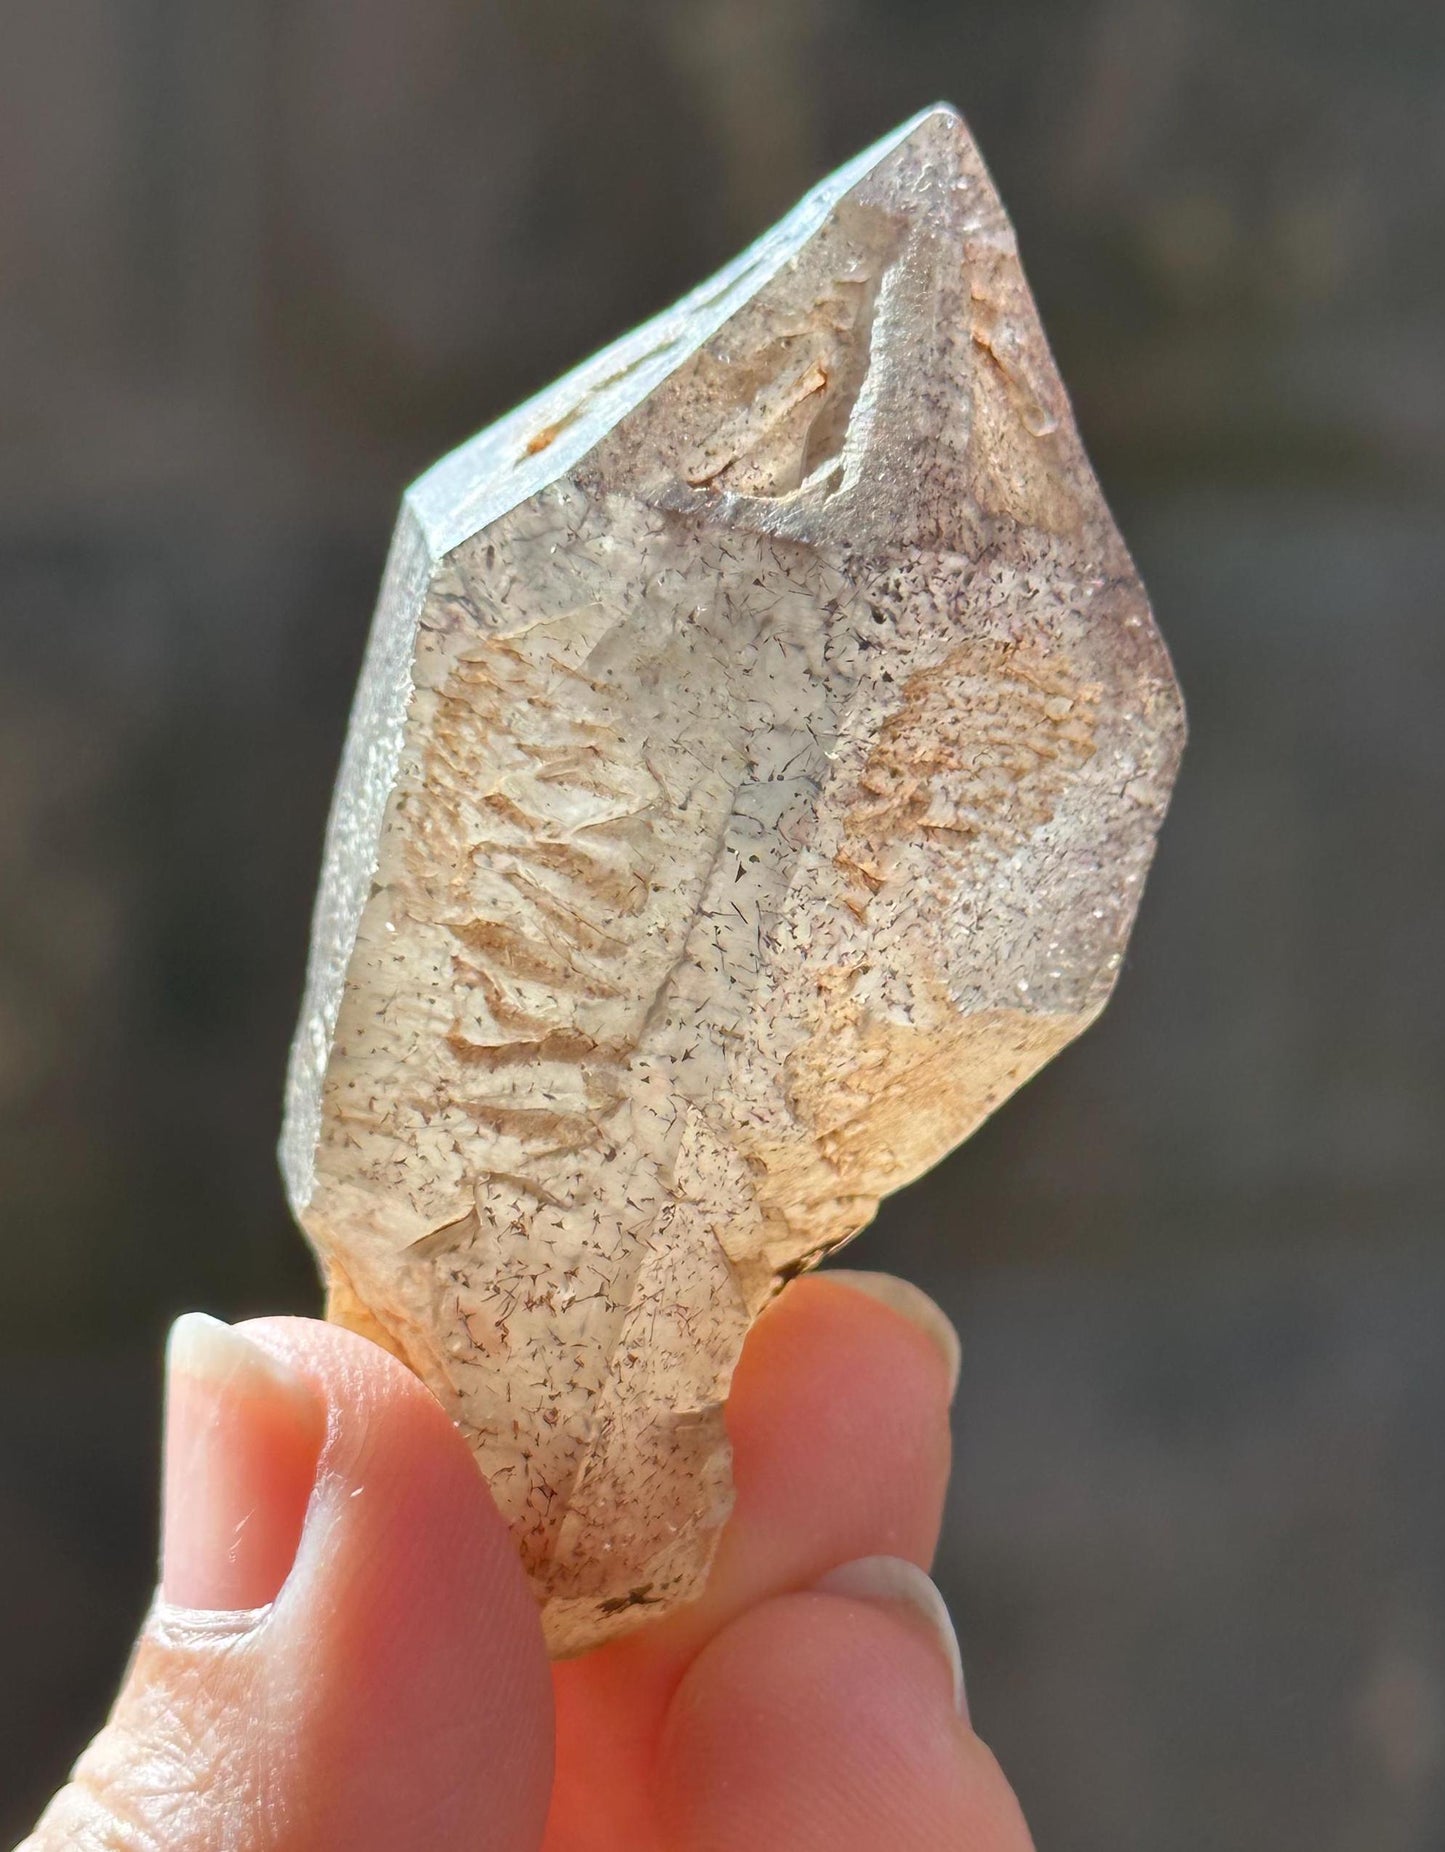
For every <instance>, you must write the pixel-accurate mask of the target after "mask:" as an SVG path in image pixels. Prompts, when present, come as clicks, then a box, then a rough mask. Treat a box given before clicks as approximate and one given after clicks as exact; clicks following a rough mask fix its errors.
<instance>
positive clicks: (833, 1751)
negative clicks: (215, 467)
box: [658, 1591, 1030, 1852]
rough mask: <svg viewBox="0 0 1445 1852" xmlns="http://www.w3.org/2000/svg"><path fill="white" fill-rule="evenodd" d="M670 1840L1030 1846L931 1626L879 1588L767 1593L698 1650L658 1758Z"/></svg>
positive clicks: (845, 1848)
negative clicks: (961, 1703)
mask: <svg viewBox="0 0 1445 1852" xmlns="http://www.w3.org/2000/svg"><path fill="white" fill-rule="evenodd" d="M658 1792H659V1807H660V1811H661V1816H662V1819H663V1821H664V1826H665V1842H666V1843H667V1844H668V1845H669V1846H675V1847H676V1848H677V1852H692V1849H693V1848H699V1849H700V1848H702V1847H703V1846H706V1847H707V1848H708V1849H709V1852H733V1849H734V1848H736V1849H737V1852H752V1849H753V1848H756V1847H757V1846H759V1845H786V1846H788V1847H789V1849H790V1852H814V1849H816V1852H876V1848H877V1847H879V1846H885V1845H886V1846H887V1847H889V1849H890V1852H925V1849H926V1852H938V1849H940V1848H943V1847H945V1846H950V1847H951V1846H967V1847H969V1849H970V1852H1029V1846H1030V1841H1029V1837H1028V1832H1027V1829H1026V1827H1025V1826H1024V1823H1023V1819H1022V1815H1021V1814H1020V1812H1019V1809H1018V1804H1017V1802H1016V1800H1015V1799H1014V1796H1013V1793H1012V1791H1011V1789H1010V1788H1009V1786H1008V1784H1007V1782H1006V1781H1005V1780H1004V1778H1003V1775H1002V1774H1001V1772H1000V1771H999V1768H998V1765H997V1763H996V1762H995V1761H994V1759H993V1757H992V1756H991V1755H990V1754H989V1752H988V1750H987V1749H986V1748H985V1747H984V1745H983V1744H982V1743H980V1742H979V1740H978V1738H977V1737H976V1736H975V1735H974V1734H973V1733H972V1731H971V1730H970V1729H969V1727H968V1725H967V1724H966V1722H965V1721H964V1720H963V1719H962V1718H961V1717H960V1716H959V1714H958V1711H957V1709H956V1707H955V1696H954V1682H953V1672H952V1668H951V1666H950V1664H949V1661H948V1656H947V1655H946V1654H945V1653H943V1652H941V1651H940V1648H939V1643H938V1640H937V1639H936V1638H931V1637H930V1634H929V1630H928V1629H927V1628H925V1627H920V1626H919V1625H917V1624H916V1623H915V1622H914V1621H912V1620H910V1619H909V1618H908V1617H907V1616H906V1615H903V1614H900V1613H892V1612H889V1611H888V1607H887V1604H886V1602H884V1601H880V1600H879V1599H877V1598H875V1596H874V1595H873V1594H870V1595H869V1596H867V1597H865V1598H861V1599H860V1598H856V1597H853V1596H849V1595H844V1594H830V1593H826V1592H816V1591H808V1592H803V1593H798V1594H792V1595H782V1596H778V1597H776V1598H774V1599H773V1600H771V1601H767V1602H764V1603H761V1604H760V1605H759V1606H758V1607H756V1608H753V1609H751V1610H750V1611H749V1612H748V1613H747V1614H745V1615H743V1616H741V1617H740V1618H738V1619H737V1620H735V1621H734V1622H732V1624H731V1625H729V1626H728V1627H726V1628H724V1629H723V1631H722V1632H721V1633H720V1634H718V1635H717V1637H716V1638H715V1639H713V1640H712V1641H711V1642H710V1643H709V1645H708V1646H707V1647H706V1648H705V1649H704V1650H703V1651H702V1653H701V1654H699V1656H698V1658H697V1659H696V1660H695V1661H694V1663H693V1665H692V1666H691V1667H690V1668H689V1670H688V1672H687V1674H686V1675H685V1677H684V1678H683V1680H682V1682H681V1684H680V1685H679V1687H678V1689H677V1692H676V1693H675V1695H674V1697H673V1700H672V1703H671V1705H670V1707H669V1711H668V1715H667V1720H666V1723H665V1725H664V1728H663V1732H662V1737H661V1747H660V1753H659V1757H658Z"/></svg>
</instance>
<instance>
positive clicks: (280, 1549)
mask: <svg viewBox="0 0 1445 1852" xmlns="http://www.w3.org/2000/svg"><path fill="white" fill-rule="evenodd" d="M166 1408H167V1412H166V1449H165V1451H166V1465H165V1513H164V1522H163V1543H162V1568H161V1586H160V1589H159V1591H158V1594H157V1597H156V1602H155V1605H154V1607H153V1608H152V1611H151V1613H150V1616H149V1618H148V1619H147V1621H146V1623H145V1626H144V1628H143V1629H142V1632H141V1636H140V1640H139V1642H138V1644H137V1647H136V1651H135V1655H134V1657H133V1659H132V1662H131V1666H130V1669H129V1671H128V1673H127V1675H126V1679H125V1683H124V1685H123V1686H122V1689H121V1692H120V1695H119V1697H118V1698H117V1699H116V1703H115V1708H114V1710H113V1711H112V1713H111V1716H110V1720H109V1722H108V1723H107V1724H106V1726H105V1728H104V1729H103V1730H102V1731H101V1732H100V1734H99V1736H97V1737H96V1739H95V1741H94V1742H93V1743H92V1744H91V1745H90V1747H89V1748H88V1749H87V1750H86V1752H85V1754H84V1755H83V1756H82V1757H81V1759H80V1761H79V1763H78V1764H77V1765H76V1769H75V1772H74V1774H73V1776H72V1778H71V1780H70V1782H69V1784H68V1785H67V1786H66V1787H65V1788H63V1789H62V1790H61V1792H60V1793H59V1794H58V1795H57V1796H56V1797H55V1799H54V1801H52V1802H51V1804H50V1806H49V1808H47V1810H46V1812H45V1815H44V1817H43V1818H42V1820H41V1821H40V1824H39V1825H38V1826H37V1827H36V1829H35V1832H34V1833H33V1835H32V1836H31V1837H30V1838H29V1839H28V1840H27V1841H26V1842H25V1845H24V1846H23V1847H22V1848H20V1852H59V1848H61V1847H64V1848H66V1852H77V1849H80V1852H142V1849H143V1852H293V1848H294V1849H295V1852H302V1848H305V1852H324V1849H326V1848H331V1847H337V1848H340V1847H345V1848H347V1852H393V1849H395V1852H401V1849H402V1848H413V1847H417V1846H426V1847H427V1848H428V1852H453V1848H455V1849H456V1852H462V1848H465V1849H466V1852H479V1849H481V1848H497V1852H530V1849H531V1848H534V1847H535V1846H537V1845H538V1844H540V1841H541V1836H542V1829H543V1822H544V1819H545V1816H546V1807H547V1796H548V1790H549V1786H550V1782H551V1759H552V1717H551V1687H550V1680H549V1676H548V1668H547V1661H546V1655H545V1652H544V1649H543V1645H542V1636H541V1628H540V1625H539V1623H538V1618H537V1611H536V1607H535V1604H534V1603H533V1601H532V1598H531V1596H530V1594H529V1593H528V1590H527V1586H526V1580H525V1578H524V1576H523V1574H522V1569H521V1565H520V1563H519V1562H518V1559H517V1555H516V1551H515V1548H514V1546H513V1544H512V1542H511V1540H510V1538H509V1537H508V1534H507V1531H506V1528H505V1526H504V1524H503V1523H502V1520H501V1518H500V1517H499V1516H498V1513H497V1510H496V1507H495V1506H494V1505H493V1503H492V1500H491V1497H490V1494H489V1493H488V1491H487V1488H486V1485H485V1483H484V1481H483V1479H482V1477H481V1475H480V1474H479V1473H478V1471H477V1469H476V1466H475V1464H474V1462H473V1460H472V1458H471V1456H470V1453H469V1451H468V1449H467V1447H466V1444H465V1442H464V1441H463V1440H462V1438H461V1436H460V1434H459V1433H458V1432H457V1430H456V1429H455V1428H454V1427H453V1426H452V1424H451V1423H450V1422H449V1421H448V1420H447V1418H446V1416H445V1414H444V1413H443V1412H442V1410H441V1408H440V1407H439V1406H438V1404H437V1403H436V1402H435V1401H434V1400H433V1399H432V1397H431V1396H430V1395H429V1394H428V1392H427V1391H426V1389H425V1388H423V1386H422V1385H421V1384H420V1383H419V1382H418V1381H417V1380H416V1379H415V1378H414V1377H413V1376H412V1375H411V1374H410V1373H409V1372H408V1371H407V1370H405V1369H404V1368H403V1367H402V1366H401V1365H400V1364H399V1363H397V1362H396V1361H395V1359H394V1358H392V1357H390V1356H388V1355H387V1353H386V1352H384V1351H382V1350H380V1349H378V1348H377V1347H376V1346H375V1345H373V1344H370V1343H368V1342H367V1341H366V1340H365V1339H364V1338H359V1337H357V1336H355V1335H354V1334H352V1333H351V1332H347V1331H341V1330H338V1329H336V1328H335V1327H333V1326H330V1325H322V1324H317V1323H314V1322H312V1321H310V1320H306V1319H260V1320H256V1321H254V1322H252V1323H249V1324H246V1325H242V1326H238V1327H231V1326H228V1325H223V1324H220V1323H218V1322H217V1321H216V1320H215V1319H211V1318H206V1317H204V1316H202V1315H200V1314H194V1313H193V1314H189V1315H187V1316H186V1317H184V1318H182V1319H180V1320H179V1321H178V1322H177V1324H176V1327H175V1329H174V1331H173V1332H172V1334H171V1343H170V1347H169V1351H168V1356H167V1391H166Z"/></svg>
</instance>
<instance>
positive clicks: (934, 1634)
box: [813, 1556, 968, 1723]
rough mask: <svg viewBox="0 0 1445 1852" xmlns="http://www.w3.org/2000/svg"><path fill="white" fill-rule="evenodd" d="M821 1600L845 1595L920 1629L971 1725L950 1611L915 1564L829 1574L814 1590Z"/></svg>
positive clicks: (866, 1563) (849, 1567) (862, 1566)
mask: <svg viewBox="0 0 1445 1852" xmlns="http://www.w3.org/2000/svg"><path fill="white" fill-rule="evenodd" d="M813 1588H814V1590H815V1592H816V1593H818V1594H820V1595H846V1596H847V1597H848V1598H849V1599H850V1600H852V1601H871V1602H874V1603H876V1604H877V1605H878V1606H879V1607H885V1608H888V1609H890V1610H891V1611H892V1612H893V1613H895V1614H901V1615H902V1616H904V1618H905V1619H906V1620H908V1622H909V1623H910V1624H911V1625H912V1626H915V1627H918V1628H920V1629H921V1630H922V1631H923V1632H924V1633H926V1634H927V1636H928V1638H929V1639H930V1640H931V1641H932V1642H933V1643H934V1645H935V1646H937V1648H938V1650H939V1651H940V1652H941V1653H942V1654H943V1657H944V1659H945V1660H946V1661H947V1663H948V1669H949V1672H950V1674H951V1675H952V1678H953V1707H954V1709H955V1710H956V1711H957V1712H958V1714H959V1716H960V1717H962V1718H963V1720H964V1722H965V1723H967V1721H968V1695H967V1693H966V1692H965V1690H964V1686H963V1658H962V1655H961V1654H960V1653H959V1650H958V1635H957V1634H956V1633H955V1632H954V1630H953V1622H952V1620H951V1619H950V1618H949V1613H948V1607H947V1605H946V1603H945V1602H944V1599H943V1596H942V1595H940V1594H939V1592H938V1588H937V1586H936V1584H935V1583H934V1582H933V1581H932V1580H931V1579H930V1578H929V1577H928V1576H926V1575H925V1574H924V1573H923V1571H922V1570H921V1569H920V1568H919V1567H918V1565H917V1563H910V1562H908V1561H906V1560H905V1559H904V1558H903V1557H901V1556H860V1557H859V1558H858V1559H857V1561H856V1562H851V1563H843V1564H842V1565H841V1566H840V1567H839V1568H837V1569H830V1570H829V1571H828V1573H827V1575H825V1576H823V1577H822V1578H821V1579H820V1580H819V1581H817V1582H815V1583H814V1584H813Z"/></svg>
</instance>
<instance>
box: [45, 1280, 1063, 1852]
mask: <svg viewBox="0 0 1445 1852" xmlns="http://www.w3.org/2000/svg"><path fill="white" fill-rule="evenodd" d="M956 1358H957V1351H956V1340H955V1339H954V1338H953V1336H952V1332H951V1328H950V1327H948V1325H947V1324H946V1322H945V1321H944V1320H943V1316H942V1314H941V1313H940V1312H938V1310H937V1308H936V1307H934V1306H933V1305H932V1302H931V1301H929V1300H926V1299H925V1298H924V1297H923V1295H922V1294H921V1293H918V1292H916V1291H915V1289H913V1288H912V1287H908V1286H905V1285H904V1284H903V1283H902V1282H901V1281H895V1280H892V1279H890V1278H888V1277H887V1276H884V1275H877V1274H861V1275H853V1274H842V1273H835V1274H824V1275H819V1276H814V1277H812V1278H808V1279H803V1280H799V1281H797V1282H796V1283H795V1284H794V1285H792V1286H790V1287H789V1289H788V1290H787V1292H786V1293H785V1294H784V1295H783V1296H782V1298H781V1299H780V1300H778V1301H777V1303H776V1304H774V1305H773V1306H772V1307H770V1308H769V1309H768V1311H767V1312H766V1313H765V1314H764V1315H763V1316H762V1318H761V1319H760V1320H759V1321H758V1323H757V1325H756V1327H755V1328H754V1331H753V1333H752V1335H751V1336H750V1338H749V1340H748V1343H747V1346H746V1348H745V1350H744V1352H743V1357H742V1361H741V1363H740V1365H739V1367H738V1371H737V1375H736V1377H735V1380H734V1384H733V1392H732V1396H731V1399H730V1401H729V1403H728V1428H729V1431H730V1433H731V1435H732V1439H733V1445H734V1454H735V1459H734V1469H735V1476H736V1481H737V1492H738V1497H737V1506H736V1509H735V1511H734V1514H733V1516H732V1518H731V1520H730V1522H729V1524H728V1526H727V1529H726V1531H725V1533H724V1537H723V1542H722V1547H721V1549H720V1551H719V1554H718V1559H717V1563H716V1566H715V1569H714V1572H713V1575H712V1578H711V1580H710V1582H709V1585H708V1589H707V1592H706V1593H705V1595H704V1596H703V1598H702V1600H701V1601H699V1602H697V1603H696V1604H694V1605H693V1606H692V1607H690V1608H687V1609H684V1610H681V1611H679V1612H677V1613H675V1614H673V1615H671V1616H669V1617H668V1618H667V1619H665V1620H662V1621H659V1622H657V1623H656V1624H655V1625H653V1626H651V1627H647V1628H644V1629H643V1630H642V1631H640V1632H639V1633H637V1634H635V1635H633V1636H631V1637H630V1638H628V1639H625V1640H622V1641H619V1642H617V1643H615V1644H613V1645H610V1646H606V1647H603V1648H602V1649H600V1650H599V1651H597V1652H594V1653H590V1654H588V1655H587V1656H586V1657H585V1658H582V1659H577V1660H573V1661H571V1662H568V1663H565V1664H561V1665H557V1666H552V1667H549V1666H548V1663H547V1660H546V1656H545V1653H544V1651H543V1646H542V1636H541V1629H540V1626H539V1624H538V1619H537V1612H536V1608H535V1605H534V1603H533V1601H532V1598H531V1596H530V1594H529V1592H528V1589H527V1584H526V1581H525V1579H524V1577H523V1574H522V1570H521V1566H520V1564H519V1562H518V1559H517V1555H516V1551H515V1549H514V1548H513V1546H512V1543H511V1540H510V1538H509V1536H508V1534H507V1531H506V1528H505V1526H504V1525H503V1523H502V1521H501V1519H500V1517H499V1516H498V1514H497V1511H496V1509H495V1507H494V1505H493V1504H492V1501H491V1497H490V1495H489V1493H488V1491H487V1488H486V1485H485V1483H484V1482H483V1480H482V1478H481V1476H480V1475H479V1473H478V1472H477V1470H476V1467H475V1465H474V1463H473V1461H472V1458H471V1455H470V1453H469V1451H468V1449H467V1446H466V1444H465V1442H464V1441H463V1439H462V1437H461V1435H460V1433H459V1432H458V1430H457V1429H456V1428H455V1427H453V1425H452V1424H451V1422H450V1421H449V1420H448V1419H447V1418H446V1416H445V1415H444V1413H443V1412H442V1410H441V1408H440V1407H439V1405H438V1404H437V1403H436V1402H435V1401H434V1400H433V1398H432V1397H431V1396H430V1394H429V1393H428V1392H427V1391H426V1389H425V1388H424V1387H423V1386H422V1385H421V1383H420V1382H418V1381H417V1380H416V1379H415V1378H414V1377H413V1376H412V1375H411V1374H410V1373H409V1372H408V1371H407V1370H405V1369H404V1368H403V1367H402V1366H401V1365H400V1364H399V1363H397V1362H396V1361H395V1360H394V1359H393V1358H391V1357H390V1356H388V1355H387V1354H386V1353H385V1352H384V1351H382V1350H379V1349H377V1348H376V1347H375V1346H374V1345H372V1344H370V1343H368V1342H367V1341H366V1340H365V1339H363V1338H359V1337H356V1336H354V1335H353V1334H352V1333H350V1332H347V1331H343V1330H340V1329H338V1328H336V1327H334V1326H330V1325H323V1324H319V1323H316V1322H314V1321H311V1320H307V1319H283V1318H267V1319H258V1320H254V1321H252V1322H250V1323H248V1324H244V1325H240V1326H236V1327H234V1328H232V1327H227V1326H221V1325H217V1324H216V1323H215V1322H214V1321H212V1320H208V1319H199V1318H194V1317H192V1318H187V1319H183V1320H182V1321H181V1322H180V1323H179V1325H178V1326H177V1329H176V1333H175V1334H174V1335H173V1339H172V1345H171V1352H170V1363H169V1383H168V1392H167V1402H168V1415H167V1434H166V1468H165V1517H164V1525H163V1531H164V1537H163V1562H162V1572H161V1588H160V1591H159V1593H158V1595H157V1599H156V1603H155V1606H154V1607H153V1609H152V1611H151V1614H150V1616H149V1618H148V1619H147V1621H146V1623H145V1626H144V1628H143V1630H142V1633H141V1637H140V1641H139V1643H138V1646H137V1649H136V1653H135V1656H134V1658H133V1660H132V1663H131V1666H130V1669H129V1672H128V1674H127V1676H126V1680H125V1683H124V1685H123V1686H122V1689H121V1692H120V1695H119V1696H118V1698H117V1699H116V1703H115V1708H114V1710H113V1712H112V1714H111V1718H110V1721H109V1722H108V1723H107V1725H106V1726H105V1728H104V1729H103V1730H102V1731H101V1733H100V1735H99V1736H97V1738H96V1739H95V1741H94V1742H93V1743H92V1744H91V1745H90V1747H89V1748H88V1749H87V1750H86V1752H85V1754H84V1755H83V1756H82V1757H81V1760H80V1762H79V1764H78V1765H77V1767H76V1770H75V1774H74V1776H73V1777H72V1779H71V1781H70V1783H69V1784H68V1785H67V1786H66V1787H65V1788H63V1789H62V1790H61V1792H60V1793H59V1794H58V1795H57V1796H56V1798H55V1800H54V1801H53V1802H52V1803H51V1805H50V1807H49V1808H48V1809H47V1810H46V1813H45V1815H44V1817H43V1819H42V1820H41V1822H40V1824H39V1825H38V1826H37V1828H36V1829H35V1832H34V1833H33V1834H32V1836H31V1837H30V1838H29V1839H27V1840H26V1841H25V1844H24V1846H23V1847H21V1848H20V1852H60V1848H65V1849H66V1852H538V1849H539V1848H541V1849H543V1852H732V1849H733V1848H738V1849H739V1852H813V1849H814V1848H816V1849H817V1852H879V1849H880V1848H887V1852H944V1848H948V1849H949V1852H1028V1848H1029V1837H1028V1833H1027V1830H1026V1828H1025V1826H1024V1824H1023V1820H1022V1818H1021V1816H1020V1814H1019V1811H1018V1806H1017V1803H1016V1802H1015V1800H1014V1798H1013V1795H1012V1793H1011V1792H1010V1790H1009V1788H1008V1786H1007V1784H1006V1782H1005V1781H1004V1779H1003V1776H1002V1775H1001V1774H1000V1772H999V1769H998V1766H997V1764H996V1763H995V1762H994V1760H993V1758H992V1756H991V1755H990V1754H989V1752H988V1750H987V1749H986V1748H985V1747H984V1746H983V1744H982V1743H981V1742H980V1741H979V1739H978V1738H977V1737H976V1736H975V1735H974V1734H973V1733H972V1731H971V1729H970V1728H969V1726H968V1722H967V1717H966V1712H965V1711H964V1707H963V1702H962V1682H961V1678H960V1677H959V1675H958V1672H957V1663H958V1662H957V1647H956V1646H955V1645H954V1644H953V1636H952V1633H951V1630H949V1629H948V1627H947V1616H946V1614H945V1612H944V1610H943V1607H942V1603H941V1601H940V1600H939V1599H938V1597H937V1595H936V1592H935V1591H934V1590H933V1585H932V1583H930V1582H929V1581H928V1580H927V1577H926V1575H925V1574H924V1566H925V1565H927V1563H928V1562H929V1561H930V1559H931V1557H932V1554H933V1550H934V1546H935V1544H936V1541H937V1537H938V1528H939V1520H940V1514H941V1510H942V1505H943V1496H944V1489H945V1485H946V1481H947V1474H948V1453H949V1442H948V1403H949V1399H950V1396H951V1393H952V1388H953V1378H954V1375H955V1373H956ZM840 1565H844V1567H840ZM554 1745H555V1759H554Z"/></svg>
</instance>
